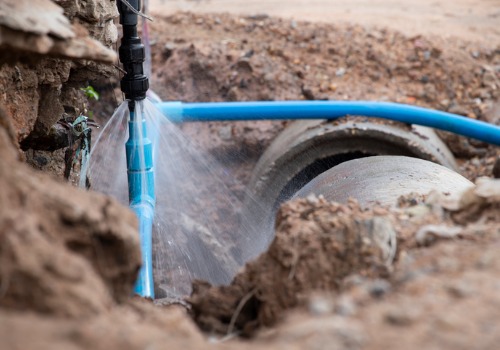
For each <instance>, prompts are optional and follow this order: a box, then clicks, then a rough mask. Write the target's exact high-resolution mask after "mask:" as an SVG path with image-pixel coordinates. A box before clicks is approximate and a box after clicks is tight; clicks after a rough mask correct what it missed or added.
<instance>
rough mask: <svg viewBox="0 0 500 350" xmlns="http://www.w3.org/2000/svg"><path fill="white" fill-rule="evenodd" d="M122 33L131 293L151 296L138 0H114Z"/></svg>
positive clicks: (149, 182)
mask: <svg viewBox="0 0 500 350" xmlns="http://www.w3.org/2000/svg"><path fill="white" fill-rule="evenodd" d="M116 4H117V7H118V12H119V13H120V24H121V25H122V29H123V37H122V39H121V45H120V48H119V50H118V51H119V56H120V61H121V62H122V64H123V69H124V71H125V75H124V76H123V77H122V79H121V81H120V87H121V90H122V91H123V93H124V94H125V98H126V99H127V100H128V105H129V111H130V118H129V123H128V127H129V139H128V141H127V143H126V144H125V149H126V154H127V176H128V186H129V203H130V208H131V209H132V210H133V211H134V212H135V214H136V215H137V218H138V220H139V237H140V241H141V253H142V265H141V269H140V271H139V276H138V279H137V282H136V285H135V293H137V294H139V295H141V296H143V297H150V298H154V283H153V267H152V265H153V262H152V250H151V248H152V243H151V239H152V238H151V237H152V228H153V218H154V209H155V195H154V175H153V144H152V142H151V140H150V139H149V138H148V128H147V123H146V120H145V119H144V113H143V112H144V111H143V110H142V109H143V108H142V107H141V105H142V104H141V103H139V102H140V101H142V100H144V99H145V98H146V92H147V91H148V89H149V81H148V78H147V77H146V75H145V74H144V67H143V63H144V60H145V48H144V45H143V44H142V42H141V39H140V37H139V34H138V32H137V23H138V19H137V13H138V11H140V9H141V2H140V0H118V1H117V2H116Z"/></svg>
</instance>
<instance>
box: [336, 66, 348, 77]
mask: <svg viewBox="0 0 500 350" xmlns="http://www.w3.org/2000/svg"><path fill="white" fill-rule="evenodd" d="M345 73H346V69H345V68H343V67H342V68H339V69H337V71H336V72H335V75H336V76H338V77H343V76H344V75H345Z"/></svg>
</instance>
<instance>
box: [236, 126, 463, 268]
mask: <svg viewBox="0 0 500 350" xmlns="http://www.w3.org/2000/svg"><path fill="white" fill-rule="evenodd" d="M380 155H392V156H406V157H413V158H420V159H423V160H427V161H430V162H434V163H437V164H440V165H442V166H444V167H446V168H449V169H451V170H450V173H453V171H452V170H454V169H456V163H455V160H454V157H453V155H452V154H451V152H450V151H449V149H448V147H447V146H446V145H445V144H444V143H443V141H441V139H440V138H439V137H438V136H437V135H436V133H435V132H434V131H433V130H432V129H430V128H427V127H421V126H416V125H408V124H403V123H399V122H391V121H386V120H381V119H374V118H365V117H349V118H342V119H338V120H335V121H326V120H305V121H296V122H293V123H292V124H291V125H290V126H289V127H287V128H286V129H285V130H284V131H283V132H282V133H281V134H280V135H279V136H278V137H277V138H276V139H275V140H274V141H273V143H272V144H271V145H270V146H269V148H268V149H267V150H266V152H265V153H264V154H263V155H262V157H261V158H260V160H259V162H258V163H257V165H256V167H255V169H254V172H253V174H252V177H251V180H250V184H249V193H250V194H251V198H250V197H249V199H248V203H247V206H246V207H247V208H248V211H249V213H248V214H247V215H245V216H246V217H248V218H251V220H254V222H256V221H258V223H259V224H258V225H256V231H255V235H256V236H257V237H258V238H257V239H254V238H251V237H249V238H248V242H241V244H242V245H245V244H248V245H252V246H253V245H257V246H256V247H255V249H254V250H252V249H250V251H252V252H253V254H250V256H249V257H246V258H253V257H254V256H255V255H257V254H258V253H260V252H261V251H263V250H264V249H266V247H267V245H268V244H269V242H270V241H271V240H272V238H273V236H274V230H273V226H274V216H275V212H276V210H277V208H278V206H279V204H280V203H282V202H284V201H286V200H288V199H290V198H291V197H292V196H293V195H294V194H295V193H296V192H297V191H298V190H300V189H301V188H302V187H303V186H304V185H306V184H307V183H309V182H310V181H311V180H313V179H314V178H316V177H317V176H318V175H320V174H321V173H323V172H325V171H327V170H329V169H331V168H333V167H335V166H337V165H339V164H341V163H343V162H346V161H349V160H353V159H358V158H365V157H370V156H380ZM360 163H362V161H360ZM256 218H258V220H256ZM255 241H258V243H255Z"/></svg>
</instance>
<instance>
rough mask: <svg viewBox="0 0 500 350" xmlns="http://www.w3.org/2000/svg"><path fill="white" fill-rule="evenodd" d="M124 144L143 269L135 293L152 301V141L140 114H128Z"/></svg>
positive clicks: (153, 196)
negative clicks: (126, 135) (127, 129)
mask: <svg viewBox="0 0 500 350" xmlns="http://www.w3.org/2000/svg"><path fill="white" fill-rule="evenodd" d="M128 128H129V139H128V140H127V143H126V144H125V150H126V157H127V176H128V186H129V201H130V208H131V209H132V210H133V211H134V212H135V214H136V215H137V218H138V220H139V234H140V241H141V255H142V266H141V269H140V271H139V275H138V278H137V282H136V285H135V289H134V291H135V293H137V294H139V295H141V296H145V297H150V298H154V282H153V258H152V231H153V219H154V212H155V204H156V197H155V187H154V168H153V142H152V141H151V139H150V138H149V133H150V132H151V131H150V130H148V125H147V122H146V120H145V118H144V117H143V114H138V113H135V112H132V111H131V112H130V118H129V122H128Z"/></svg>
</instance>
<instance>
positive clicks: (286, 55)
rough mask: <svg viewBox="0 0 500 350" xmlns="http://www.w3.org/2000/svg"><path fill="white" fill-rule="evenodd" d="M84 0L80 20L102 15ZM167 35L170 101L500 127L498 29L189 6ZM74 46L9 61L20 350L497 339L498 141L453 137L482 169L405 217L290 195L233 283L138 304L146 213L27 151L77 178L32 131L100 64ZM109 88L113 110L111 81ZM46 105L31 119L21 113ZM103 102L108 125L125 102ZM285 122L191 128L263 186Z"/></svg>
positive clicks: (2, 246) (8, 290) (156, 52)
mask: <svg viewBox="0 0 500 350" xmlns="http://www.w3.org/2000/svg"><path fill="white" fill-rule="evenodd" d="M61 3H62V2H61ZM0 9H1V7H0ZM69 9H71V7H69ZM68 11H69V10H68V8H66V12H68ZM69 12H71V11H69ZM85 13H90V15H85V16H83V15H81V13H80V15H75V14H74V13H73V16H74V17H76V18H80V19H79V21H84V22H85V21H86V22H85V23H86V24H85V25H86V26H90V28H92V25H95V26H96V28H99V25H98V22H99V21H98V20H94V19H92V18H93V17H92V15H93V14H92V12H85ZM67 14H68V13H67ZM74 17H71V18H72V20H73V21H74ZM89 23H90V24H89ZM91 32H92V30H91ZM151 32H152V34H151V38H150V39H151V43H152V44H153V68H154V69H153V76H152V82H153V88H154V89H155V91H156V92H157V93H158V94H159V95H160V96H161V97H162V98H163V99H171V100H184V101H224V100H229V101H233V100H254V99H257V100H279V99H378V100H391V101H396V102H404V103H411V104H418V105H422V106H428V107H433V108H438V109H442V110H447V111H450V112H454V113H459V114H463V115H465V116H468V117H471V118H476V119H481V120H485V121H489V122H493V123H497V124H498V123H499V122H500V114H499V108H500V107H499V98H500V96H499V92H498V91H499V88H500V83H499V81H500V71H499V67H500V47H499V46H498V44H499V43H498V42H497V43H489V44H477V43H470V42H466V41H462V40H459V39H454V40H446V41H445V40H442V39H439V38H437V37H424V36H420V35H418V36H412V37H409V36H405V35H403V34H401V33H398V32H395V31H392V30H388V29H376V30H366V29H365V28H363V27H361V26H356V25H335V26H334V25H328V24H313V23H306V22H296V21H292V20H283V19H276V18H270V17H267V16H257V17H255V16H252V17H241V16H230V15H216V14H214V15H194V14H190V13H181V14H176V15H173V16H169V17H158V18H156V21H155V23H154V24H153V26H152V29H151ZM13 59H15V58H13ZM60 59H61V58H57V59H56V58H54V59H51V60H54V61H50V62H52V63H51V64H53V65H52V66H50V67H49V68H50V69H47V70H46V71H47V72H54V69H55V71H56V72H60V74H54V75H50V76H49V75H47V74H43V72H44V71H45V70H44V69H42V68H39V66H36V67H35V69H32V68H30V66H29V65H28V64H27V63H23V65H21V64H19V65H18V64H16V63H12V62H10V63H7V64H5V65H4V66H2V70H1V71H0V73H2V74H3V75H2V76H0V78H2V79H3V80H2V81H3V82H4V85H2V86H4V89H5V86H13V87H14V88H13V89H10V90H9V91H5V92H4V95H3V100H2V104H3V105H4V108H3V109H2V110H1V113H0V188H1V189H2V190H1V191H0V208H2V209H1V210H0V339H2V344H3V346H2V348H3V347H5V348H7V349H27V348H39V349H40V348H50V349H59V348H60V349H68V348H69V349H84V348H95V349H101V348H102V349H110V348H124V349H138V348H146V347H148V348H152V347H154V348H160V349H163V348H165V349H171V348H174V349H177V348H192V349H206V348H208V347H218V348H231V349H233V348H237V349H246V348H252V349H260V348H262V349H265V348H286V349H294V348H296V349H304V348H318V349H323V348H325V349H326V348H328V349H329V348H342V349H344V348H345V349H382V348H394V349H396V348H398V349H400V348H408V349H413V348H414V349H417V348H419V349H420V348H422V347H425V348H431V349H432V348H436V349H438V348H439V349H442V348H459V349H462V348H463V349H470V348H474V349H475V348H477V349H489V348H495V346H496V344H497V343H498V341H499V339H498V337H499V334H500V333H499V330H498V326H497V325H498V324H499V319H500V313H499V312H498V311H497V310H499V308H497V307H496V306H498V304H500V299H499V297H498V287H499V281H498V278H499V276H500V258H499V257H498V254H497V250H498V245H499V244H500V236H499V234H500V225H499V213H500V208H499V206H500V183H499V182H498V181H500V180H493V179H492V177H493V175H494V174H497V172H498V168H497V167H498V165H497V167H495V162H496V160H497V159H498V149H497V148H495V147H492V146H487V145H485V144H482V143H479V142H476V141H471V140H465V139H463V138H458V137H456V136H452V135H449V134H444V133H443V134H442V136H443V138H444V140H445V141H446V143H447V144H448V146H449V147H450V149H451V150H452V151H453V153H454V154H455V155H456V157H457V158H458V160H459V163H460V167H461V172H462V173H463V174H464V175H466V177H468V178H469V179H471V180H474V181H477V186H476V187H475V188H474V189H471V190H470V191H468V192H466V193H464V194H463V195H462V196H461V197H460V200H458V201H449V200H446V199H445V198H441V197H440V196H438V195H430V196H428V197H427V199H426V201H425V202H421V201H414V200H412V199H411V198H405V199H404V200H401V201H400V206H399V207H398V208H397V209H394V210H388V209H387V208H384V207H377V206H376V207H372V208H370V209H367V210H364V209H361V208H360V207H359V205H358V204H357V203H356V202H355V201H351V202H350V203H348V204H345V205H340V204H337V203H329V202H326V201H325V200H323V199H321V198H316V197H310V198H307V199H302V200H298V201H294V202H290V203H287V204H285V205H284V206H283V207H282V208H281V210H280V212H279V214H278V217H277V223H276V237H275V239H274V241H273V242H272V244H271V246H270V248H269V250H268V251H267V252H265V253H263V254H262V255H261V256H260V257H258V258H257V259H256V260H255V261H253V262H250V263H249V264H248V265H247V266H246V267H245V269H244V270H242V271H241V272H240V273H239V274H238V275H237V276H236V277H235V279H234V280H233V282H232V283H231V284H230V285H229V286H224V287H213V286H210V285H208V284H207V283H205V282H202V281H198V282H195V284H194V287H193V288H194V291H193V294H192V295H191V297H189V298H188V299H187V300H185V302H183V303H181V304H182V305H166V303H162V302H161V301H158V302H156V303H152V302H151V301H147V300H140V299H138V298H134V299H131V298H130V297H129V296H130V292H131V288H132V284H133V280H134V276H135V273H136V272H137V269H138V264H139V261H140V260H139V246H138V239H137V236H136V222H135V219H134V216H133V215H132V214H131V213H130V212H129V211H128V210H127V209H125V208H123V207H121V206H120V205H118V204H117V203H116V202H115V201H114V200H111V199H109V198H106V197H104V196H102V195H99V194H95V193H85V192H83V191H80V190H77V189H74V188H73V187H71V186H70V185H68V184H64V183H61V182H62V181H61V180H60V178H59V180H57V179H51V178H50V177H49V176H47V175H46V174H42V173H40V172H39V171H35V170H33V169H32V167H30V166H28V165H26V164H23V162H24V161H25V160H26V159H27V160H28V161H29V162H30V164H31V165H34V166H35V167H37V168H39V169H42V170H44V171H45V172H49V173H52V174H56V175H59V176H61V172H62V169H63V168H64V166H63V165H64V151H61V150H59V151H55V152H54V153H52V152H53V151H52V150H46V149H43V147H35V149H34V148H31V147H34V146H32V145H33V143H27V141H25V140H29V137H31V140H32V142H35V144H37V142H36V138H35V137H34V136H33V135H35V136H37V137H40V136H43V135H46V134H47V133H48V132H46V131H45V132H42V130H44V129H43V128H42V129H40V128H39V127H38V128H39V129H37V125H39V124H37V123H38V122H40V123H41V122H45V123H46V124H47V123H49V122H48V120H49V119H47V118H48V117H44V116H41V115H40V114H39V113H37V111H44V107H43V104H41V105H40V106H35V107H33V104H30V103H28V102H27V101H30V96H32V99H35V100H36V101H39V100H40V101H43V99H40V95H41V94H42V95H43V94H45V93H49V92H47V91H50V89H48V90H47V89H45V85H44V84H45V83H44V82H48V84H49V86H50V88H51V89H53V90H55V91H56V93H55V96H67V95H65V94H64V93H61V91H62V92H64V91H65V89H66V87H70V88H71V89H72V90H71V91H73V92H75V91H78V89H77V86H78V85H75V84H76V83H77V82H79V81H80V80H79V79H80V78H82V77H84V76H85V74H87V73H85V72H86V68H84V67H86V66H85V65H82V64H83V63H81V62H80V63H78V62H76V63H74V62H73V63H71V62H72V61H58V60H60ZM66 59H68V58H64V60H66ZM40 62H42V63H38V64H43V62H47V61H43V60H42V61H40ZM54 64H55V66H54ZM61 65H62V66H63V67H66V66H67V67H66V68H64V69H65V70H59V68H57V67H60V66H61ZM64 65H66V66H64ZM25 71H26V73H25ZM111 72H112V71H108V73H109V74H111ZM63 73H64V74H63ZM16 74H17V75H16ZM29 74H31V75H29ZM68 74H69V75H68ZM89 74H90V73H89ZM94 74H95V71H94ZM25 76H30V77H32V79H31V80H30V82H31V83H30V84H25V83H24V82H26V80H25V79H24V77H25ZM16 77H17V78H16ZM20 77H21V78H23V79H20ZM50 77H52V78H50ZM61 77H62V78H61ZM68 77H69V78H68ZM12 79H14V80H12ZM16 79H17V80H16ZM47 79H48V80H47ZM6 82H8V84H9V85H5V83H6ZM13 82H17V83H15V84H13ZM111 83H112V82H111ZM50 84H52V85H50ZM61 84H62V90H60V89H59V90H58V89H57V87H58V86H59V85H61ZM94 85H95V87H96V88H97V89H98V90H99V89H100V91H101V93H102V98H103V99H104V101H113V102H112V103H109V105H111V104H113V105H114V103H115V102H114V100H115V96H116V95H115V92H114V89H113V88H111V89H109V86H110V82H109V81H108V80H106V81H104V82H103V81H101V83H100V84H99V83H98V82H95V83H94ZM57 91H59V93H60V95H58V93H57ZM30 94H31V95H30ZM80 97H81V96H80ZM54 98H56V97H54ZM13 99H16V100H15V101H16V102H13ZM61 99H62V97H61ZM62 101H63V103H62V104H61V106H62V107H61V108H62V109H64V110H66V111H70V112H71V111H73V110H71V109H70V108H69V107H70V105H71V104H70V103H69V102H68V101H69V99H62ZM79 101H80V102H81V100H79ZM37 103H38V102H37ZM40 103H43V102H40ZM17 105H19V107H20V108H21V109H19V110H18V109H17V107H16V106H17ZM23 108H24V109H23ZM29 108H31V109H33V110H32V111H31V114H29V117H26V118H27V121H25V120H24V119H23V118H22V115H21V112H20V111H22V110H29ZM82 108H83V107H82ZM89 108H93V110H94V112H95V113H96V114H98V113H99V112H101V115H98V116H99V117H100V118H101V119H102V120H105V119H106V117H104V115H105V114H106V112H107V111H108V112H109V107H104V108H102V107H101V108H99V107H98V105H90V104H89ZM73 112H74V111H73ZM61 113H62V112H61ZM50 117H51V118H53V116H50ZM37 120H38V122H37ZM22 121H25V123H24V124H23V123H20V122H22ZM55 121H56V120H53V121H52V124H53V123H54V122H55ZM49 124H50V123H49ZM285 126H286V123H283V122H277V123H271V122H259V123H241V124H231V123H211V124H208V125H200V124H191V125H185V126H183V129H184V131H185V132H186V133H187V134H188V135H192V136H193V137H194V136H196V138H197V139H198V141H199V142H200V143H201V145H202V146H203V147H204V148H205V149H207V150H208V151H210V152H211V153H212V154H213V155H214V156H215V157H216V158H218V159H219V160H220V161H223V162H226V163H227V164H226V165H227V166H229V167H231V169H232V170H233V171H234V173H235V174H236V178H237V179H238V180H239V181H240V182H241V183H242V184H245V183H246V181H248V178H249V175H250V172H251V169H252V167H253V165H254V164H255V162H256V161H257V159H258V157H259V156H260V155H261V154H262V152H263V151H264V149H265V148H266V147H267V145H269V143H270V142H271V141H272V139H273V138H274V137H275V136H276V135H277V134H278V132H279V131H280V130H282V129H283V127H285ZM50 127H51V125H49V126H48V129H50ZM49 134H50V133H49ZM29 135H31V136H29ZM49 139H50V138H49ZM33 140H35V141H33ZM19 142H21V145H22V150H21V148H20V147H19V145H20V144H19ZM52 142H54V141H52ZM49 144H50V142H49ZM37 148H40V149H37ZM228 154H237V155H238V156H237V157H233V158H228V157H227V155H228ZM228 159H230V161H228ZM497 164H498V163H497ZM495 169H496V170H495ZM479 177H483V178H479ZM485 177H486V178H485ZM497 177H498V175H497Z"/></svg>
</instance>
